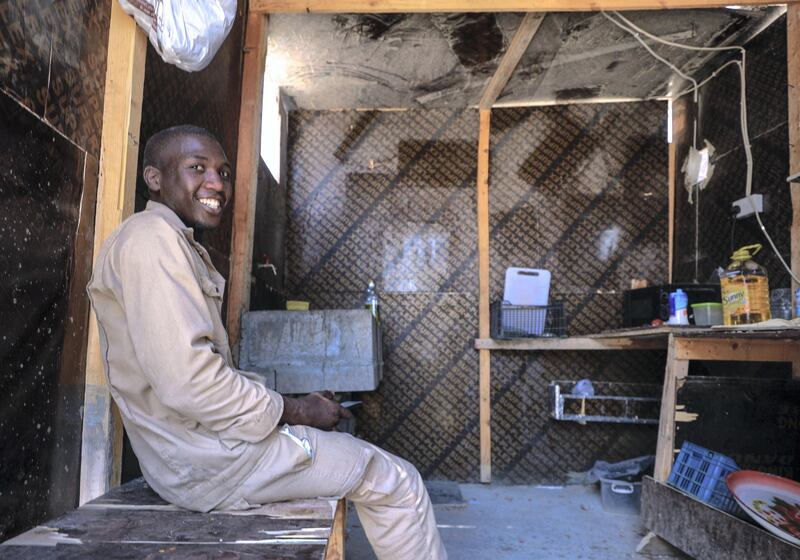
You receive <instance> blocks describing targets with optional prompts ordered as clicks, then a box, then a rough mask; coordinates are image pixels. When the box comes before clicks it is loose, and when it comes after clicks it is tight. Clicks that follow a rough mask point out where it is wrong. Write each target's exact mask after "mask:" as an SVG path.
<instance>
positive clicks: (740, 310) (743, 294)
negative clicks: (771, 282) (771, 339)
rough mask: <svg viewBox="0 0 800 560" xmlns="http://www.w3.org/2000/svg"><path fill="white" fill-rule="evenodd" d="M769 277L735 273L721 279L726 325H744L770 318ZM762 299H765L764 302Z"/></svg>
mask: <svg viewBox="0 0 800 560" xmlns="http://www.w3.org/2000/svg"><path fill="white" fill-rule="evenodd" d="M766 282H767V279H766V277H764V276H752V275H735V276H728V277H723V278H721V279H720V287H721V288H722V314H723V317H724V322H725V324H726V325H743V324H747V323H757V322H759V321H764V320H766V319H769V315H768V312H769V307H767V308H766V310H764V309H762V307H764V306H765V305H769V299H768V296H765V295H764V294H762V292H767V293H769V292H768V289H767V283H766ZM761 300H764V302H762V301H761Z"/></svg>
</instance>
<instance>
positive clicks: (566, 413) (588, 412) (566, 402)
mask: <svg viewBox="0 0 800 560" xmlns="http://www.w3.org/2000/svg"><path fill="white" fill-rule="evenodd" d="M576 383H577V382H576V381H565V380H556V381H551V382H550V406H551V410H550V415H551V417H552V418H553V419H554V420H564V421H572V422H578V423H580V424H585V423H588V422H605V423H612V424H658V418H659V412H660V403H661V386H660V385H658V384H655V383H618V382H610V381H594V382H592V386H593V388H594V391H595V394H594V395H592V396H580V395H573V394H571V393H572V391H573V389H574V388H575V384H576Z"/></svg>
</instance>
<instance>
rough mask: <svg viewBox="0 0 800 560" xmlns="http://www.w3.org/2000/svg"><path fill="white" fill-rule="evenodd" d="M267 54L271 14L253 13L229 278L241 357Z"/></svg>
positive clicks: (234, 337)
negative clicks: (240, 344) (240, 343)
mask: <svg viewBox="0 0 800 560" xmlns="http://www.w3.org/2000/svg"><path fill="white" fill-rule="evenodd" d="M266 58H267V16H266V15H262V14H256V13H252V12H251V13H249V14H248V16H247V26H246V28H245V35H244V62H243V71H242V98H241V109H240V111H239V150H238V155H237V158H236V185H235V190H234V197H233V235H232V239H231V265H230V274H229V279H228V286H229V288H228V317H227V323H228V324H227V328H228V339H229V340H230V345H231V350H232V351H233V355H234V356H235V357H236V358H237V361H238V356H239V352H238V348H239V336H240V329H241V321H242V313H244V312H245V311H247V310H248V309H249V308H250V275H251V272H252V266H253V262H252V261H253V228H254V225H255V224H254V222H255V213H256V191H257V187H258V162H259V158H260V157H261V154H260V149H259V146H260V142H261V107H262V104H263V98H264V74H265V67H264V65H265V62H266Z"/></svg>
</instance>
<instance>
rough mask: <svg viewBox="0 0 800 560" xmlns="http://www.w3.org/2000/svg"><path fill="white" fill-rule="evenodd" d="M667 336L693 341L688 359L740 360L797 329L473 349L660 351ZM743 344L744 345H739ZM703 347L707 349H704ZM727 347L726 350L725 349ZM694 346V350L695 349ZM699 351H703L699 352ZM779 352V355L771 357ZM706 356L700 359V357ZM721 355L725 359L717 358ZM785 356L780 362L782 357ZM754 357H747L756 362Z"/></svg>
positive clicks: (486, 342)
mask: <svg viewBox="0 0 800 560" xmlns="http://www.w3.org/2000/svg"><path fill="white" fill-rule="evenodd" d="M670 335H672V336H674V337H676V338H678V339H681V340H686V339H690V340H694V341H695V342H692V341H686V342H684V343H682V345H685V346H686V347H687V348H690V349H688V350H686V351H684V353H691V354H692V356H691V358H689V356H688V355H687V356H683V355H681V356H680V357H681V358H689V359H712V360H714V359H717V360H718V359H732V360H737V359H743V356H742V355H743V354H750V353H752V352H751V350H759V349H760V347H761V346H765V347H766V346H769V347H772V348H775V346H776V345H775V343H774V342H775V341H776V340H782V341H784V342H790V341H796V340H798V339H800V330H798V329H785V330H728V329H711V328H701V327H657V328H640V329H625V330H615V331H607V332H603V333H597V334H588V335H584V336H568V337H560V338H559V337H554V338H516V339H503V340H501V339H497V338H477V339H475V348H476V349H478V350H664V349H666V348H667V345H668V343H669V337H670ZM744 341H747V343H746V344H745V345H742V344H741V343H742V342H744ZM706 346H708V349H707V350H706V348H705V347H706ZM726 346H730V348H726ZM695 347H696V348H695ZM703 350H706V351H705V352H703ZM776 351H777V352H779V353H780V354H781V356H777V355H776V356H775V357H771V354H775V352H776ZM776 351H773V352H772V353H771V354H770V355H764V356H763V359H764V361H794V359H796V355H797V350H796V349H795V348H794V347H793V346H790V347H787V348H783V349H777V350H776ZM703 353H705V354H707V355H706V356H703V355H702V354H703ZM720 353H723V354H725V357H723V356H722V355H720ZM784 354H785V358H784V359H776V358H782V357H783V356H782V355H784ZM756 359H757V356H753V357H750V360H751V361H753V360H756Z"/></svg>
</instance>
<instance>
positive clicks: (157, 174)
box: [142, 165, 161, 196]
mask: <svg viewBox="0 0 800 560" xmlns="http://www.w3.org/2000/svg"><path fill="white" fill-rule="evenodd" d="M142 177H144V182H145V183H147V190H149V191H150V194H151V195H156V196H158V195H159V194H160V193H161V170H160V169H158V168H157V167H154V166H152V165H148V166H147V167H145V168H144V171H143V172H142Z"/></svg>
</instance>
